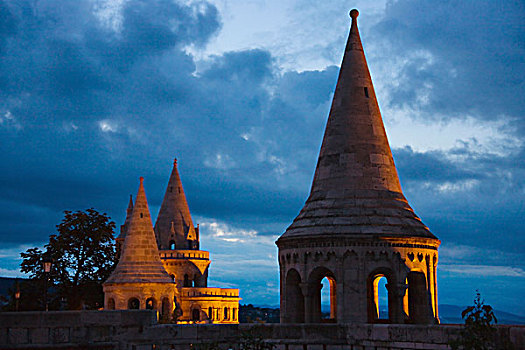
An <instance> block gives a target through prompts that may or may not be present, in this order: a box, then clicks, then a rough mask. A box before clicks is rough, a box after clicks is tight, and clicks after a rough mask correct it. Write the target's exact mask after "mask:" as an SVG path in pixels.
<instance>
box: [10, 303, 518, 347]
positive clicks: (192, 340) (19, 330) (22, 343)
mask: <svg viewBox="0 0 525 350" xmlns="http://www.w3.org/2000/svg"><path fill="white" fill-rule="evenodd" d="M459 330H460V326H458V325H432V326H418V325H386V324H375V325H372V324H237V325H213V324H210V325H171V324H158V323H157V314H156V312H153V311H149V310H125V311H64V312H18V313H14V312H9V313H0V349H27V350H30V349H71V348H75V349H115V350H120V349H122V350H124V349H136V350H150V349H157V350H164V349H166V350H167V349H180V350H182V349H184V350H187V349H217V348H219V349H234V350H236V349H239V346H240V345H239V344H240V343H242V342H245V341H246V340H243V339H250V338H251V339H256V338H260V339H262V340H263V341H264V342H266V343H271V344H273V345H275V349H276V350H304V349H306V350H321V349H322V350H325V349H326V350H341V349H351V350H365V349H366V350H368V349H374V350H378V349H381V350H394V349H396V350H399V349H443V350H445V349H449V346H448V345H447V344H448V342H449V341H450V340H451V339H454V338H456V337H457V336H458V334H459ZM497 332H498V335H499V338H500V339H503V338H507V339H509V340H510V341H511V342H512V343H513V344H514V346H515V348H516V349H524V348H525V327H523V326H498V327H497ZM211 344H214V346H216V347H211Z"/></svg>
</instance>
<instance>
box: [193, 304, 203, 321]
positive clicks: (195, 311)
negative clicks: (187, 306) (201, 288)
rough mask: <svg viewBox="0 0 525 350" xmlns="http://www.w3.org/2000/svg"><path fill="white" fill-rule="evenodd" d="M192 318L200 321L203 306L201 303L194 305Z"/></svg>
mask: <svg viewBox="0 0 525 350" xmlns="http://www.w3.org/2000/svg"><path fill="white" fill-rule="evenodd" d="M191 320H192V321H193V322H198V321H200V320H201V307H200V306H199V305H192V307H191Z"/></svg>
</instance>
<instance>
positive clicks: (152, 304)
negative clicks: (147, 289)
mask: <svg viewBox="0 0 525 350" xmlns="http://www.w3.org/2000/svg"><path fill="white" fill-rule="evenodd" d="M156 308H157V301H156V300H155V298H148V299H146V310H155V309H156Z"/></svg>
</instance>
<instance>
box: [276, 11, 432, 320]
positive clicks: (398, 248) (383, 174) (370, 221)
mask: <svg viewBox="0 0 525 350" xmlns="http://www.w3.org/2000/svg"><path fill="white" fill-rule="evenodd" d="M358 15H359V12H358V11H357V10H352V11H351V12H350V17H351V18H352V24H351V28H350V34H349V37H348V41H347V44H346V50H345V53H344V57H343V62H342V64H341V70H340V73H339V78H338V81H337V86H336V90H335V94H334V97H333V101H332V106H331V110H330V114H329V117H328V122H327V125H326V129H325V134H324V138H323V143H322V146H321V150H320V153H319V159H318V162H317V168H316V171H315V175H314V179H313V183H312V187H311V192H310V196H309V197H308V199H307V201H306V203H305V205H304V207H303V209H302V210H301V212H300V213H299V215H298V216H297V217H296V218H295V220H294V221H293V223H292V224H291V225H290V226H289V227H288V229H287V230H286V232H285V233H284V234H283V235H282V236H281V237H280V238H279V239H278V240H277V242H276V244H277V246H278V248H279V267H280V285H281V293H280V295H281V322H283V323H316V322H337V323H349V322H359V323H416V324H431V323H438V322H439V317H438V308H437V305H438V303H437V283H436V267H437V261H438V247H439V244H440V241H439V240H438V239H437V238H436V237H435V236H434V235H433V234H432V233H431V232H430V231H429V229H428V228H427V227H426V226H425V225H424V224H423V223H422V222H421V220H420V219H419V218H418V217H417V216H416V214H415V213H414V211H413V210H412V208H411V207H410V205H409V204H408V202H407V200H406V198H405V196H404V195H403V192H402V190H401V185H400V183H399V178H398V175H397V170H396V167H395V164H394V160H393V158H392V153H391V150H390V146H389V144H388V139H387V135H386V132H385V128H384V126H383V121H382V117H381V113H380V110H379V106H378V103H377V99H376V95H375V91H374V86H373V84H372V79H371V77H370V73H369V70H368V66H367V62H366V58H365V55H364V51H363V46H362V44H361V39H360V36H359V31H358V27H357V16H358ZM383 277H384V278H385V279H386V282H387V284H386V291H384V292H386V295H385V301H387V302H386V304H387V307H385V310H380V303H379V300H380V298H379V295H378V294H379V293H378V292H379V281H380V280H381V278H383ZM325 278H326V279H327V280H328V284H329V286H330V292H329V301H330V315H329V316H328V317H326V318H325V319H323V314H322V312H321V289H322V288H323V284H321V281H322V280H324V279H325Z"/></svg>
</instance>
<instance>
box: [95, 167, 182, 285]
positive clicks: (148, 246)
mask: <svg viewBox="0 0 525 350" xmlns="http://www.w3.org/2000/svg"><path fill="white" fill-rule="evenodd" d="M143 182H144V178H142V177H141V178H140V186H139V190H138V193H137V197H136V200H135V205H134V206H133V210H132V213H131V218H130V220H129V227H128V230H127V234H126V237H125V240H124V245H123V248H122V254H121V255H120V259H119V262H118V264H117V266H116V268H115V270H114V271H113V273H112V274H111V276H110V277H109V278H108V279H107V281H106V282H105V283H137V282H139V283H141V282H147V283H173V282H172V279H171V277H170V276H169V275H168V273H167V272H166V270H165V269H164V266H163V265H162V262H161V260H160V257H159V251H158V249H157V244H156V241H155V234H154V233H153V226H152V223H151V216H150V212H149V208H148V201H147V199H146V192H145V191H144V184H143Z"/></svg>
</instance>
